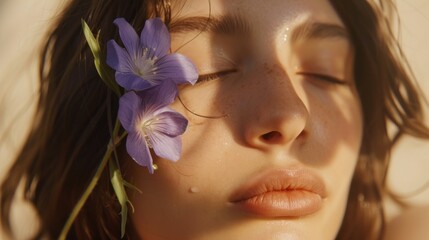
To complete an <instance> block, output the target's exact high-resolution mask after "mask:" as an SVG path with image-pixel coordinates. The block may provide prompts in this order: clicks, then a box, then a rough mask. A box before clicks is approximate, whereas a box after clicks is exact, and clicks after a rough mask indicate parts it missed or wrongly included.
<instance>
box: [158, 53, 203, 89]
mask: <svg viewBox="0 0 429 240" xmlns="http://www.w3.org/2000/svg"><path fill="white" fill-rule="evenodd" d="M156 65H157V68H158V71H157V75H158V78H159V79H171V80H172V81H174V82H175V83H176V84H182V83H191V84H192V85H193V84H195V82H196V81H197V79H198V72H197V69H196V67H195V65H194V64H193V63H192V62H191V61H190V60H189V59H188V58H187V57H185V56H183V55H182V54H178V53H175V54H169V55H166V56H164V57H163V58H161V59H159V60H158V61H157V62H156Z"/></svg>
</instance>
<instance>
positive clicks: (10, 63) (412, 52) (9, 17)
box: [0, 0, 429, 240]
mask: <svg viewBox="0 0 429 240" xmlns="http://www.w3.org/2000/svg"><path fill="white" fill-rule="evenodd" d="M397 2H398V8H399V13H400V15H401V20H402V34H401V36H402V44H403V48H404V50H405V53H406V55H407V56H408V58H409V61H410V63H411V66H412V67H413V69H414V72H415V74H416V76H417V79H418V81H419V84H420V86H421V88H422V90H423V91H424V92H426V95H427V96H428V98H429V69H428V68H429V66H428V62H429V61H428V60H429V43H428V41H429V0H397ZM64 3H65V1H64V0H38V1H36V0H0V84H1V87H0V136H2V141H1V142H0V181H1V179H3V177H4V173H5V172H6V171H7V169H8V166H10V163H11V159H12V158H13V154H14V152H15V151H16V150H17V149H19V147H20V144H21V140H22V138H23V137H24V136H25V135H26V134H27V132H28V126H29V120H30V117H31V115H32V113H33V111H34V96H35V92H34V91H35V89H37V81H35V78H34V77H33V76H34V75H35V74H36V73H37V61H36V60H37V58H36V55H37V50H38V48H37V46H38V45H39V43H40V39H41V38H42V37H43V36H44V32H45V31H46V26H47V25H48V24H49V23H50V22H51V21H52V20H55V14H57V13H58V12H59V11H60V9H61V7H62V6H64ZM426 108H427V109H428V107H427V106H426ZM427 115H428V118H429V114H427ZM428 181H429V142H428V141H426V142H423V141H416V140H412V139H406V140H405V141H404V142H403V143H402V145H401V146H400V147H399V148H397V149H396V150H395V151H394V155H393V160H392V166H391V171H390V175H389V181H388V182H389V184H390V185H391V186H392V188H393V189H394V190H395V192H397V193H398V194H405V195H409V194H410V193H412V192H414V191H415V190H416V189H418V188H419V187H420V186H425V185H426V186H427V183H428ZM407 201H409V202H410V203H412V204H414V205H415V206H416V207H415V208H413V209H410V210H407V211H406V212H405V213H404V212H403V211H401V210H400V209H399V208H397V207H396V206H394V205H393V204H392V203H387V205H388V217H389V220H391V221H392V225H393V226H394V227H393V228H395V229H401V227H402V228H404V226H407V227H406V229H408V228H409V227H410V226H411V227H412V226H414V225H416V224H415V222H416V221H418V220H419V219H425V220H424V222H429V208H428V207H424V206H429V186H427V187H426V188H425V189H424V190H423V191H421V192H420V193H418V194H417V195H415V196H412V197H409V198H408V199H407ZM17 206H18V207H17V208H14V209H13V212H14V217H13V219H12V220H13V223H14V224H13V225H14V226H15V228H16V230H17V232H18V234H17V236H16V237H17V238H18V239H25V238H26V236H28V235H29V234H30V233H31V232H32V231H33V230H34V229H35V228H36V227H37V226H36V224H34V223H32V219H34V216H33V215H32V214H31V211H28V209H31V207H29V206H28V205H26V204H24V203H22V202H19V201H18V203H17ZM416 216H417V217H416ZM410 219H411V220H410ZM416 219H417V220H416ZM421 221H422V222H423V220H421ZM405 223H407V224H405ZM419 223H421V222H417V224H419ZM409 225H410V226H409ZM422 229H423V230H426V231H425V233H423V232H422V234H421V236H423V235H424V236H426V237H428V236H429V235H428V230H427V229H424V227H422V228H421V229H420V230H422ZM420 230H416V231H420ZM425 234H426V235H425ZM398 236H401V237H398ZM402 236H403V237H404V238H402ZM405 236H406V237H405ZM395 237H396V238H395ZM426 237H422V238H416V239H422V240H423V239H429V238H426ZM0 238H1V239H4V238H2V237H1V233H0ZM393 238H395V239H405V238H406V239H409V235H408V233H407V234H405V235H400V234H398V233H397V232H395V233H394V234H392V235H389V239H393Z"/></svg>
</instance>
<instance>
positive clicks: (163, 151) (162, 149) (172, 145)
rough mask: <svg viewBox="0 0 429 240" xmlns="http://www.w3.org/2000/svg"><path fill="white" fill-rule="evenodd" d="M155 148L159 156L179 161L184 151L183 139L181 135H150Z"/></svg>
mask: <svg viewBox="0 0 429 240" xmlns="http://www.w3.org/2000/svg"><path fill="white" fill-rule="evenodd" d="M149 138H150V141H151V143H152V147H153V150H154V151H155V154H156V155H157V156H158V157H161V158H164V159H167V160H170V161H173V162H175V161H177V160H179V158H180V153H181V151H182V140H181V139H180V137H173V138H172V137H169V136H167V135H164V134H152V135H149Z"/></svg>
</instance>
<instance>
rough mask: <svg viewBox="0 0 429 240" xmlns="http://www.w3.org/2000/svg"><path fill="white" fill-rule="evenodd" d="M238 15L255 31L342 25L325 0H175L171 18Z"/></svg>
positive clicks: (218, 17)
mask: <svg viewBox="0 0 429 240" xmlns="http://www.w3.org/2000/svg"><path fill="white" fill-rule="evenodd" d="M223 16H239V19H240V20H244V21H243V22H245V23H247V25H248V26H250V28H249V29H250V30H251V31H252V32H257V33H258V34H261V33H263V32H264V31H266V32H273V31H285V30H288V31H289V30H293V29H294V28H295V27H296V26H299V25H303V24H304V23H308V22H312V23H314V22H315V23H326V24H330V25H337V26H344V25H343V23H342V22H341V20H340V18H339V17H338V15H337V14H336V12H335V10H334V9H333V8H332V6H331V4H330V3H329V1H328V0H176V1H172V20H173V23H175V22H176V20H182V19H189V18H190V17H205V18H212V19H213V18H214V19H220V18H222V17H223Z"/></svg>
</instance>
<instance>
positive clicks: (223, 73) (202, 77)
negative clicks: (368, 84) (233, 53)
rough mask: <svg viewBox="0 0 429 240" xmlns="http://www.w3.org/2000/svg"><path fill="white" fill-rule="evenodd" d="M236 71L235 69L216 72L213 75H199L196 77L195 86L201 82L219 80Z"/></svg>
mask: <svg viewBox="0 0 429 240" xmlns="http://www.w3.org/2000/svg"><path fill="white" fill-rule="evenodd" d="M237 71H238V70H237V69H227V70H222V71H218V72H214V73H207V74H201V75H200V76H199V77H198V80H197V84H198V83H203V82H208V81H211V80H216V79H220V78H223V77H225V76H226V75H228V74H231V73H235V72H237Z"/></svg>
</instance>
